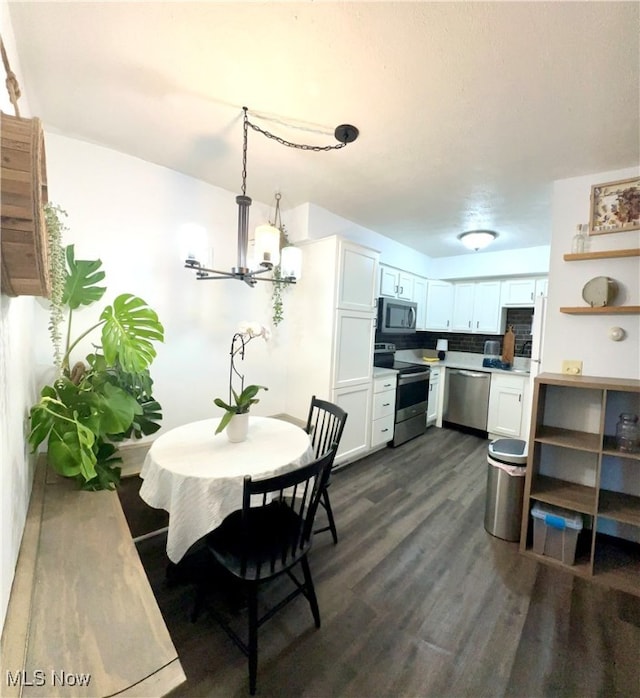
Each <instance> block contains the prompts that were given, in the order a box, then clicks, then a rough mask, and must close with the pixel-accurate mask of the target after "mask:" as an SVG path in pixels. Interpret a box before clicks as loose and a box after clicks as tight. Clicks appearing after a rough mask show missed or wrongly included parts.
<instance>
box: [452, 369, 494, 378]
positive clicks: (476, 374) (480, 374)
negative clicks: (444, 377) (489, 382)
mask: <svg viewBox="0 0 640 698" xmlns="http://www.w3.org/2000/svg"><path fill="white" fill-rule="evenodd" d="M450 372H451V373H453V374H454V375H457V376H466V377H467V378H490V377H491V374H490V373H487V372H486V371H468V370H466V369H462V368H459V369H456V368H454V369H450Z"/></svg>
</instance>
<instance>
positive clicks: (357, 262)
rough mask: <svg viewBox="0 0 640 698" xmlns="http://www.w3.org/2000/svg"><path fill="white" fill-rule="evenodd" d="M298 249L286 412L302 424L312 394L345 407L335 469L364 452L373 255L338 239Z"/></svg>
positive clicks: (371, 337)
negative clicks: (300, 265)
mask: <svg viewBox="0 0 640 698" xmlns="http://www.w3.org/2000/svg"><path fill="white" fill-rule="evenodd" d="M300 249H301V250H302V255H303V268H304V274H303V276H302V278H301V279H300V281H299V282H298V283H297V284H296V285H295V286H294V287H293V288H292V290H291V293H290V294H288V297H287V311H286V312H287V323H288V327H287V330H288V332H289V346H290V347H291V351H290V352H289V354H288V356H287V383H288V385H289V386H290V388H289V394H288V395H287V396H286V400H285V409H286V411H287V412H288V413H289V414H291V415H292V416H294V417H297V418H298V419H303V420H306V415H307V412H308V410H309V402H310V400H311V396H312V395H316V396H317V397H319V398H322V399H325V400H330V401H331V402H335V403H337V404H338V405H340V406H341V407H343V409H345V410H346V411H347V413H348V415H349V417H348V419H347V423H346V426H345V431H344V433H343V436H342V440H341V442H340V448H339V450H338V455H337V457H336V464H340V463H342V462H346V461H348V460H353V459H354V458H357V457H359V456H361V455H364V454H365V453H366V452H367V451H368V450H369V441H370V435H369V434H370V428H371V394H372V387H371V383H372V377H373V341H374V333H375V327H374V325H375V315H376V312H375V311H376V295H377V291H378V253H377V252H375V251H374V250H371V249H369V248H366V247H363V246H361V245H357V244H355V243H352V242H350V241H347V240H344V239H343V238H340V237H338V236H330V237H326V238H321V239H318V240H311V241H309V242H306V243H302V244H301V245H300Z"/></svg>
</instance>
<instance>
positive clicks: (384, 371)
mask: <svg viewBox="0 0 640 698" xmlns="http://www.w3.org/2000/svg"><path fill="white" fill-rule="evenodd" d="M412 363H413V362H412ZM416 363H418V362H417V361H416ZM396 373H398V372H397V371H396V370H395V369H393V368H380V366H374V367H373V377H374V378H381V377H382V376H395V375H396Z"/></svg>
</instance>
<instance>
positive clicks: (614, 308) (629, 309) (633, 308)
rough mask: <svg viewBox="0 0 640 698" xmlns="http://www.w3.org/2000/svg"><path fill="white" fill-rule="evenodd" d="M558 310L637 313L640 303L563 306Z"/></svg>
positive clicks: (639, 311) (580, 313) (615, 313)
mask: <svg viewBox="0 0 640 698" xmlns="http://www.w3.org/2000/svg"><path fill="white" fill-rule="evenodd" d="M560 312H561V313H566V314H568V315H638V314H640V305H604V306H596V307H591V306H575V307H573V306H564V307H562V308H560Z"/></svg>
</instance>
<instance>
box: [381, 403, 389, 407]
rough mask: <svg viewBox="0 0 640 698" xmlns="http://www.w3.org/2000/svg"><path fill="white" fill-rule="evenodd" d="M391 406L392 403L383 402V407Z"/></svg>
mask: <svg viewBox="0 0 640 698" xmlns="http://www.w3.org/2000/svg"><path fill="white" fill-rule="evenodd" d="M390 404H391V403H390V402H383V403H382V406H383V407H389V405H390Z"/></svg>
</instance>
